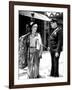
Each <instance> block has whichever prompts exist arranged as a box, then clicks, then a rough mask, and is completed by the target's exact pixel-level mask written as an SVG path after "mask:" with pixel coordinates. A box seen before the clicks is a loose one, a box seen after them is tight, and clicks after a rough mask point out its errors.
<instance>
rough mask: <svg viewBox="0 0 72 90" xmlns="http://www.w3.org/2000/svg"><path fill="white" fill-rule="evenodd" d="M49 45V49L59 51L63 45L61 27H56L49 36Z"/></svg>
mask: <svg viewBox="0 0 72 90" xmlns="http://www.w3.org/2000/svg"><path fill="white" fill-rule="evenodd" d="M49 47H50V50H52V51H56V52H60V51H62V47H63V29H62V28H61V27H57V28H56V29H55V30H54V31H53V32H52V33H51V34H50V37H49Z"/></svg>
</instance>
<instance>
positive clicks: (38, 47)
mask: <svg viewBox="0 0 72 90" xmlns="http://www.w3.org/2000/svg"><path fill="white" fill-rule="evenodd" d="M62 52H63V13H62V12H51V11H50V12H37V11H19V54H18V57H19V58H18V59H19V62H18V63H19V67H18V69H19V72H18V78H19V79H24V78H25V79H26V78H27V79H36V78H50V77H53V78H54V77H63V71H62V68H63V63H64V61H63V60H62V58H63V55H62ZM59 68H60V69H61V70H60V69H59Z"/></svg>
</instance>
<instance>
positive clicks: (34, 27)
mask: <svg viewBox="0 0 72 90" xmlns="http://www.w3.org/2000/svg"><path fill="white" fill-rule="evenodd" d="M37 27H38V26H37V24H34V25H33V26H32V34H35V33H36V31H37Z"/></svg>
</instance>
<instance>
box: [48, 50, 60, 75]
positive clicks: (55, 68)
mask: <svg viewBox="0 0 72 90" xmlns="http://www.w3.org/2000/svg"><path fill="white" fill-rule="evenodd" d="M55 53H56V52H55V51H51V74H50V75H51V76H54V77H58V76H59V57H60V52H59V56H58V57H56V56H55Z"/></svg>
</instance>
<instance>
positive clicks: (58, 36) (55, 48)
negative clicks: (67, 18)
mask: <svg viewBox="0 0 72 90" xmlns="http://www.w3.org/2000/svg"><path fill="white" fill-rule="evenodd" d="M50 25H51V30H50V37H49V47H48V48H50V53H51V63H52V66H51V73H50V76H53V77H59V57H60V53H61V51H62V46H63V29H62V27H60V26H58V24H57V20H54V19H52V20H51V22H50Z"/></svg>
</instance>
